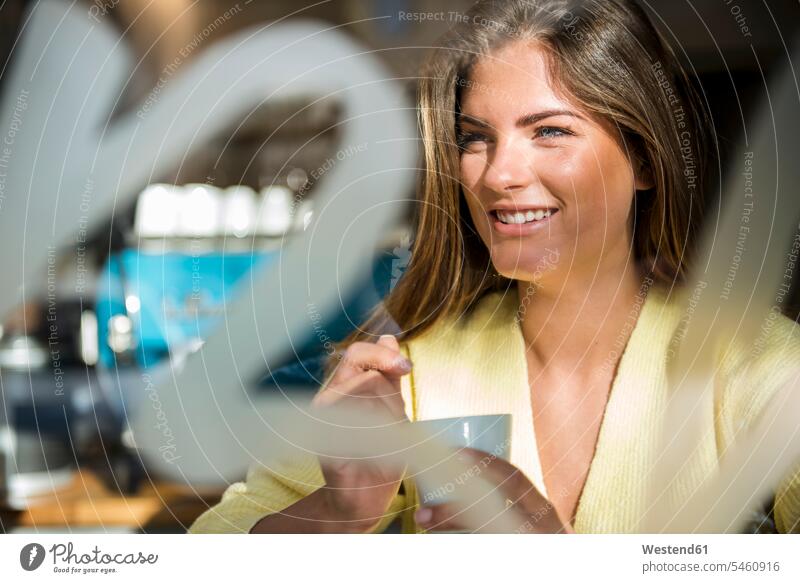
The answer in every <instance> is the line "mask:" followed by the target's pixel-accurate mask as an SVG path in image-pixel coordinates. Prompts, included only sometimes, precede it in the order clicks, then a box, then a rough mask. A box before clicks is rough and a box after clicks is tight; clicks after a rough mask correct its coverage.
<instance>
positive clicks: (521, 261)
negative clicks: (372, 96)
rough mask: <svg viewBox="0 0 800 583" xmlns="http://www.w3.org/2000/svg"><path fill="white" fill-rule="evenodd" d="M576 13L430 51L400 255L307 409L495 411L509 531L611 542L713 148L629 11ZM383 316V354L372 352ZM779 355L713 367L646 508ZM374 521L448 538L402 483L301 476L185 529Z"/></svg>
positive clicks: (779, 513)
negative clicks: (696, 412) (704, 405)
mask: <svg viewBox="0 0 800 583" xmlns="http://www.w3.org/2000/svg"><path fill="white" fill-rule="evenodd" d="M580 5H581V6H580V8H579V7H578V3H571V2H566V1H532V0H528V1H525V0H510V1H504V2H491V1H482V2H478V3H477V4H476V5H475V6H474V7H473V8H472V10H471V11H470V12H469V13H467V14H466V15H464V16H463V17H462V18H460V19H458V24H457V25H456V26H455V28H454V29H453V30H452V31H451V33H450V34H449V35H448V36H447V37H445V39H444V42H443V43H442V46H441V48H439V49H437V50H436V51H435V52H434V53H433V54H432V55H431V57H430V59H429V60H428V62H427V63H426V66H425V67H424V69H423V71H422V73H421V77H420V81H419V88H420V89H419V100H420V103H419V116H420V120H421V129H422V138H423V141H424V149H425V171H424V173H423V175H422V184H421V186H420V199H421V200H420V204H419V213H418V215H417V217H416V219H417V222H416V225H415V227H416V229H415V233H416V236H415V242H414V245H413V252H412V259H411V261H410V264H409V265H408V268H407V270H406V272H405V274H404V276H403V277H402V278H401V280H400V281H399V283H398V285H397V286H396V287H395V288H394V289H393V291H392V292H391V294H390V295H389V296H388V297H387V298H386V300H385V302H384V303H383V304H382V305H381V306H380V307H379V308H378V309H377V310H376V312H375V314H374V315H373V317H372V318H370V320H369V321H368V322H367V323H366V324H365V325H363V326H362V327H361V329H360V330H359V331H358V332H356V333H354V334H353V335H352V336H351V337H350V338H348V339H346V341H345V342H344V343H343V344H342V346H341V348H344V349H346V352H345V353H344V358H343V359H342V358H339V359H332V361H331V365H332V368H333V367H335V370H334V371H333V374H332V375H330V376H329V379H328V381H327V383H325V385H324V388H323V390H321V391H320V393H319V394H318V395H317V397H316V398H315V404H316V405H317V406H319V407H336V406H337V405H339V404H340V403H342V402H345V401H353V402H356V403H358V404H359V406H369V407H380V408H383V409H385V410H388V411H389V412H390V413H391V414H392V415H394V417H395V418H396V419H398V420H404V419H410V420H412V421H413V420H420V419H432V418H442V417H454V416H461V415H471V414H488V413H512V415H513V427H512V441H511V459H510V461H509V462H505V461H503V460H499V459H498V460H494V461H492V463H491V464H490V465H489V467H488V470H487V473H486V475H485V477H487V478H489V479H490V480H492V481H493V482H494V483H495V484H496V485H497V488H498V489H499V490H500V491H501V492H502V493H503V494H504V496H505V497H506V498H507V499H508V500H510V501H511V503H512V504H511V505H510V508H509V510H508V511H509V512H515V513H517V514H518V517H519V518H521V519H522V522H523V523H524V524H525V525H526V528H525V530H526V531H529V532H553V533H555V532H632V531H635V530H637V529H638V528H639V527H640V523H641V520H642V517H643V516H644V515H645V513H646V512H647V510H648V508H647V503H646V495H647V485H648V472H649V471H650V470H651V468H652V467H653V465H654V461H655V459H656V456H657V443H658V438H659V437H660V428H661V427H662V424H663V422H664V418H663V416H664V411H665V406H666V403H667V395H666V391H667V386H668V384H667V379H666V364H665V363H666V358H667V353H668V352H669V350H670V346H671V344H670V342H671V341H672V339H673V338H674V336H675V334H676V333H677V332H678V330H679V327H680V326H681V324H682V322H684V323H685V321H686V313H685V312H684V309H683V304H682V303H678V302H676V301H674V300H673V297H674V296H676V295H678V291H679V290H680V289H681V288H682V286H685V284H686V281H685V276H686V273H687V268H688V266H689V262H690V260H691V250H692V244H693V242H694V239H695V231H696V228H697V226H698V225H699V219H700V214H699V213H700V208H701V203H702V197H703V196H704V195H705V194H706V193H705V191H704V189H705V188H706V185H707V184H708V182H709V180H708V178H709V172H710V171H711V170H712V169H713V166H710V165H709V164H708V159H709V157H710V156H709V155H710V154H712V153H713V152H714V151H715V147H714V146H715V143H714V141H713V140H712V139H710V138H711V137H712V136H713V132H712V131H711V129H710V128H709V123H708V117H707V114H706V111H705V108H704V106H703V102H702V101H701V100H700V99H699V98H698V95H697V94H696V92H695V90H694V89H693V88H692V85H691V83H690V81H689V80H688V78H687V76H686V75H685V74H684V72H683V71H682V69H681V68H680V66H679V64H678V62H677V60H676V57H675V55H674V54H673V52H672V51H671V50H670V48H669V47H668V46H667V44H666V43H665V42H664V41H663V39H662V38H661V36H660V35H659V33H658V32H657V31H656V30H655V28H654V27H653V26H652V24H651V22H650V21H649V19H648V17H647V15H646V14H645V12H644V11H643V10H642V9H641V8H639V7H638V5H637V4H635V3H634V2H633V1H629V0H595V1H588V2H583V3H580ZM389 318H392V319H393V320H394V321H396V322H397V323H398V324H399V326H400V328H401V329H402V334H400V336H399V343H398V339H396V338H395V337H393V336H381V337H380V339H379V340H378V341H377V342H372V339H373V338H374V336H376V335H377V334H376V331H379V330H381V327H382V326H383V325H384V324H385V322H386V321H387V320H388V319H389ZM797 336H798V335H797V331H796V330H795V325H794V323H793V322H792V321H791V320H789V319H788V318H782V319H781V320H780V322H778V323H777V324H776V325H775V326H773V327H772V328H771V331H770V335H769V336H768V337H767V338H766V339H765V344H764V346H765V349H764V350H762V351H761V352H760V354H759V355H758V357H757V360H758V362H757V363H754V366H746V364H747V363H750V361H751V360H752V356H751V354H750V353H749V352H748V349H747V347H744V346H742V347H734V348H733V349H732V350H731V351H730V352H728V353H727V354H726V356H725V358H724V359H720V363H719V366H718V367H717V372H718V375H717V382H718V384H719V390H718V391H717V393H716V394H717V397H716V400H715V401H714V402H712V403H709V404H708V407H709V411H708V415H706V416H705V418H706V419H707V420H708V427H706V428H704V429H705V431H703V432H702V434H703V435H704V436H705V437H704V438H703V439H704V441H703V442H702V443H699V444H698V448H697V450H696V455H693V456H692V457H690V459H688V460H687V463H686V464H685V466H684V467H683V468H682V471H681V473H680V475H679V476H678V477H677V478H676V479H675V480H674V481H673V482H672V483H671V484H669V485H668V486H665V489H664V495H665V496H666V497H667V498H665V499H669V500H678V501H680V500H681V499H682V497H685V496H687V495H689V494H690V493H692V492H693V491H694V490H695V489H696V488H697V487H699V485H700V484H702V482H703V480H704V479H706V478H708V477H709V476H711V475H713V473H714V472H715V471H716V469H717V465H718V461H719V459H720V457H721V455H722V454H723V453H724V451H725V449H726V448H727V447H728V446H729V445H730V444H731V443H732V442H733V440H734V438H735V436H736V432H737V431H740V430H745V429H746V428H748V427H751V426H752V424H753V423H754V422H755V420H756V419H757V418H758V414H759V412H760V411H761V410H762V408H763V405H764V404H765V403H767V402H768V401H769V397H770V395H771V394H773V393H774V392H775V391H777V390H778V388H779V387H780V386H781V385H782V384H783V383H785V382H786V381H787V380H788V379H789V378H790V373H791V372H792V369H791V367H788V366H786V362H794V363H798V362H800V340H798V338H797ZM787 359H788V360H787ZM750 364H753V363H750ZM758 371H761V372H758ZM764 371H770V372H769V373H766V372H764ZM759 375H760V376H759ZM364 397H371V398H369V399H364ZM774 507H775V520H776V523H777V526H778V529H779V530H781V531H791V530H793V529H798V528H800V527H798V520H800V480H798V479H797V477H795V478H794V479H793V480H792V479H787V480H786V481H785V482H784V484H783V485H782V487H781V488H780V489H779V490H778V492H777V493H776V498H775V504H774ZM398 516H400V517H402V524H403V530H404V531H407V532H419V531H423V530H429V531H430V530H437V529H442V530H453V529H458V528H462V527H463V526H464V525H463V524H462V523H461V522H460V518H459V514H458V511H457V509H456V508H452V507H450V506H448V505H446V504H439V505H432V506H425V505H420V504H419V500H418V496H417V495H416V493H415V491H414V483H413V479H412V477H411V476H407V475H405V474H403V473H402V472H399V471H391V470H387V469H385V468H383V467H378V466H375V465H371V464H368V463H360V464H355V463H348V464H343V465H337V466H334V465H332V464H329V463H327V462H326V463H324V464H322V465H320V463H319V462H318V461H317V459H316V458H313V459H310V460H306V461H300V460H298V462H297V464H293V465H291V466H287V468H282V469H276V468H269V469H268V468H263V467H252V468H251V470H250V472H249V474H248V476H247V480H246V482H244V483H238V484H234V485H232V486H231V487H230V488H229V489H228V490H227V491H226V492H225V495H224V496H223V498H222V500H221V502H220V503H219V504H218V505H217V506H215V507H214V508H211V509H209V510H208V511H207V512H206V513H204V514H203V515H202V516H201V517H200V518H199V519H198V520H197V521H196V522H195V524H194V525H193V526H192V528H191V531H192V532H229V531H232V532H377V531H381V530H383V529H384V528H385V527H386V526H387V525H388V524H389V523H390V522H391V521H392V520H393V519H395V518H397V517H398Z"/></svg>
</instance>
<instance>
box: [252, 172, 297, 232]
mask: <svg viewBox="0 0 800 583" xmlns="http://www.w3.org/2000/svg"><path fill="white" fill-rule="evenodd" d="M261 194H262V200H261V204H260V205H259V208H258V225H257V233H258V234H259V235H265V236H268V237H275V236H280V235H283V234H285V233H286V231H288V230H289V227H290V226H291V224H292V191H291V190H290V189H289V188H287V187H285V186H277V185H276V186H268V187H266V188H264V189H263V190H262V191H261Z"/></svg>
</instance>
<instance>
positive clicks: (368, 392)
mask: <svg viewBox="0 0 800 583" xmlns="http://www.w3.org/2000/svg"><path fill="white" fill-rule="evenodd" d="M344 399H359V401H358V403H359V405H363V406H376V407H382V408H384V409H385V410H388V411H389V413H390V414H391V415H392V418H393V419H406V418H407V417H406V413H405V402H404V401H403V396H402V394H401V393H400V390H399V388H397V387H395V386H394V384H392V383H391V382H390V381H388V380H387V379H386V378H385V377H384V376H383V375H382V374H381V373H379V372H376V371H366V372H362V373H361V374H359V375H358V376H356V377H354V378H352V379H350V380H349V381H347V382H345V383H342V384H340V385H336V386H334V387H328V388H327V389H326V390H324V391H322V392H320V393H317V395H316V396H315V397H314V400H313V401H312V404H313V405H314V406H319V407H330V406H333V405H335V404H336V403H339V402H341V401H342V400H344Z"/></svg>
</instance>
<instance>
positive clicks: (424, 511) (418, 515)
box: [414, 508, 433, 524]
mask: <svg viewBox="0 0 800 583" xmlns="http://www.w3.org/2000/svg"><path fill="white" fill-rule="evenodd" d="M432 516H433V510H431V509H430V508H420V509H419V510H417V511H416V512H415V513H414V521H415V522H416V523H417V524H425V523H426V522H428V521H429V520H430V519H431V517H432Z"/></svg>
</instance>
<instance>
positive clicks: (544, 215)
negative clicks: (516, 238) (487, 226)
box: [490, 208, 558, 225]
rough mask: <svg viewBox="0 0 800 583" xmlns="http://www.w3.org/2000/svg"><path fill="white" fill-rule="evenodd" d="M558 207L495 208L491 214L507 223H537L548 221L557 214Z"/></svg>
mask: <svg viewBox="0 0 800 583" xmlns="http://www.w3.org/2000/svg"><path fill="white" fill-rule="evenodd" d="M557 212H558V209H556V208H549V209H536V210H533V209H530V210H527V211H525V210H519V211H513V212H512V211H501V210H497V209H495V210H493V211H491V212H490V214H491V215H492V216H493V217H494V218H495V219H497V220H498V221H499V222H501V223H503V224H505V225H526V224H529V223H537V222H540V221H546V220H547V219H549V218H550V217H551V216H553V215H554V214H556V213H557Z"/></svg>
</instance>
